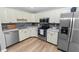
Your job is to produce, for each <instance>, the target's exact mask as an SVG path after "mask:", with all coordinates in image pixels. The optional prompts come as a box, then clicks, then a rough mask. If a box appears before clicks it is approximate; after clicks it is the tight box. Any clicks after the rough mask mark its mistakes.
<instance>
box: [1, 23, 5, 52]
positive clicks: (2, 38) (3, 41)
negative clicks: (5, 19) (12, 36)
mask: <svg viewBox="0 0 79 59" xmlns="http://www.w3.org/2000/svg"><path fill="white" fill-rule="evenodd" d="M0 45H1V51H4V50H6V43H5V37H4V33H3V32H2V26H1V23H0Z"/></svg>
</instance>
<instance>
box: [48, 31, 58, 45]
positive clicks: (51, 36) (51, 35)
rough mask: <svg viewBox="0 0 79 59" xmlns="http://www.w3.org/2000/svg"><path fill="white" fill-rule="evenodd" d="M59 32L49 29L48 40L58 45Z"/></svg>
mask: <svg viewBox="0 0 79 59" xmlns="http://www.w3.org/2000/svg"><path fill="white" fill-rule="evenodd" d="M57 39H58V32H55V31H48V32H47V41H48V42H50V43H53V44H55V45H57Z"/></svg>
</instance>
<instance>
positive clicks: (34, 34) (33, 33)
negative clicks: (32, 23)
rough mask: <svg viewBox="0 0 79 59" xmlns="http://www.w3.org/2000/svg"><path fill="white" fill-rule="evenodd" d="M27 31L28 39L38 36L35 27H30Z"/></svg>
mask: <svg viewBox="0 0 79 59" xmlns="http://www.w3.org/2000/svg"><path fill="white" fill-rule="evenodd" d="M29 31H30V37H32V36H35V37H37V36H38V35H37V32H38V28H37V27H30V28H29Z"/></svg>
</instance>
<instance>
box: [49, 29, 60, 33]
mask: <svg viewBox="0 0 79 59" xmlns="http://www.w3.org/2000/svg"><path fill="white" fill-rule="evenodd" d="M48 31H53V32H59V29H56V28H49V29H48Z"/></svg>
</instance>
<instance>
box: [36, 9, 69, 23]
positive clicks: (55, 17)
mask: <svg viewBox="0 0 79 59" xmlns="http://www.w3.org/2000/svg"><path fill="white" fill-rule="evenodd" d="M67 12H70V8H59V9H55V10H50V11H45V12H40V13H37V14H36V16H35V19H36V20H38V21H39V19H40V18H44V17H49V18H50V22H52V23H53V22H57V23H59V19H60V14H61V13H67Z"/></svg>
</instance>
